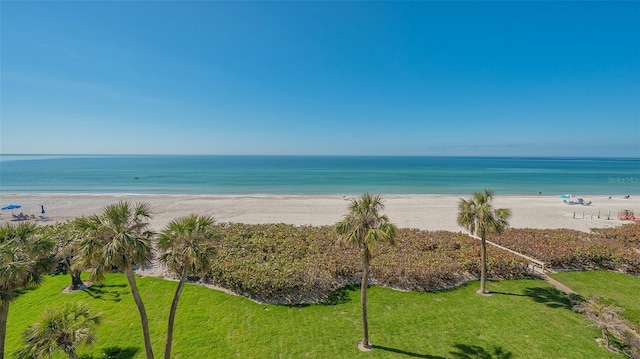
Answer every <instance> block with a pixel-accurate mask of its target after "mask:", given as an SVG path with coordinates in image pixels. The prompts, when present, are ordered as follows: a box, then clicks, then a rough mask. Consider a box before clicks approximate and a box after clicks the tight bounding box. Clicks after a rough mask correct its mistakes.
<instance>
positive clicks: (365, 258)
mask: <svg viewBox="0 0 640 359" xmlns="http://www.w3.org/2000/svg"><path fill="white" fill-rule="evenodd" d="M368 282H369V248H367V247H366V246H365V247H364V250H363V251H362V282H361V285H360V305H361V306H362V347H363V348H369V323H368V321H367V285H368Z"/></svg>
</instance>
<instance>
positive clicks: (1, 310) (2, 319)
mask: <svg viewBox="0 0 640 359" xmlns="http://www.w3.org/2000/svg"><path fill="white" fill-rule="evenodd" d="M8 315H9V301H8V300H3V301H2V303H0V359H4V338H5V336H6V335H7V316H8Z"/></svg>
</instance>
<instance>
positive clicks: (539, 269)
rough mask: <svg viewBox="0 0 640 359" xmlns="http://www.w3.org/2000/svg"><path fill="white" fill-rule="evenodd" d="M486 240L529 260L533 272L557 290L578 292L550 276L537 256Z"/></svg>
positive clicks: (569, 292)
mask: <svg viewBox="0 0 640 359" xmlns="http://www.w3.org/2000/svg"><path fill="white" fill-rule="evenodd" d="M470 236H471V237H473V238H475V239H477V240H482V238H480V237H478V236H475V235H471V234H470ZM485 241H486V242H487V243H488V244H490V245H492V246H494V247H497V248H500V249H502V250H504V251H507V252H509V253H512V254H515V255H517V256H519V257H522V258H524V259H526V260H528V261H529V266H530V267H531V269H532V270H533V272H534V273H538V274H540V275H541V276H542V278H543V279H544V280H546V281H547V282H548V283H549V284H551V285H553V286H554V287H555V288H556V289H557V290H559V291H561V292H563V293H566V294H567V295H572V294H576V292H575V291H573V290H572V289H571V288H569V287H567V286H566V285H564V284H562V283H560V282H558V281H557V280H555V279H553V278H551V277H549V276H548V275H547V273H546V271H547V269H546V268H545V263H544V262H543V261H540V260H537V259H535V258H532V257H529V256H526V255H524V254H522V253H519V252H516V251H514V250H512V249H509V248H507V247H504V246H501V245H499V244H497V243H494V242H491V241H489V240H485Z"/></svg>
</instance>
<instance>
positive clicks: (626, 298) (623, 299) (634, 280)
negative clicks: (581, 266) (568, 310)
mask: <svg viewBox="0 0 640 359" xmlns="http://www.w3.org/2000/svg"><path fill="white" fill-rule="evenodd" d="M551 276H552V277H553V278H555V279H556V280H558V281H560V282H562V283H564V284H565V285H567V286H568V287H569V288H571V289H573V290H574V291H576V292H577V293H579V294H580V295H582V296H583V297H584V298H590V297H596V298H599V299H600V300H602V301H604V302H605V303H607V304H614V305H616V306H618V307H622V308H624V312H622V313H621V315H622V316H623V317H625V318H627V319H629V320H630V321H632V322H633V323H635V324H636V325H638V326H640V300H639V298H640V278H638V277H634V276H630V275H626V274H622V273H615V272H608V271H575V272H560V273H555V274H552V275H551Z"/></svg>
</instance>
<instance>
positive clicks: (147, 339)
mask: <svg viewBox="0 0 640 359" xmlns="http://www.w3.org/2000/svg"><path fill="white" fill-rule="evenodd" d="M124 272H125V273H126V274H127V280H128V281H129V286H130V287H131V294H133V300H134V301H135V302H136V306H137V307H138V311H139V312H140V321H141V322H142V334H143V336H144V348H145V350H146V352H147V359H153V348H152V347H151V336H150V335H149V319H147V311H146V310H145V309H144V304H143V303H142V298H141V297H140V292H139V291H138V286H137V285H136V277H135V276H134V275H133V268H132V267H131V266H127V268H125V270H124ZM0 359H1V358H0Z"/></svg>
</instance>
